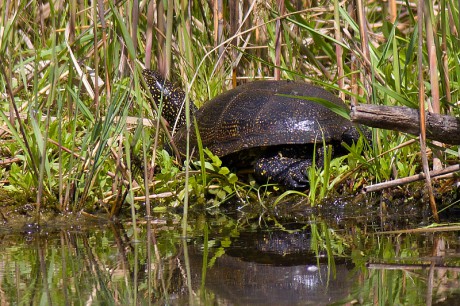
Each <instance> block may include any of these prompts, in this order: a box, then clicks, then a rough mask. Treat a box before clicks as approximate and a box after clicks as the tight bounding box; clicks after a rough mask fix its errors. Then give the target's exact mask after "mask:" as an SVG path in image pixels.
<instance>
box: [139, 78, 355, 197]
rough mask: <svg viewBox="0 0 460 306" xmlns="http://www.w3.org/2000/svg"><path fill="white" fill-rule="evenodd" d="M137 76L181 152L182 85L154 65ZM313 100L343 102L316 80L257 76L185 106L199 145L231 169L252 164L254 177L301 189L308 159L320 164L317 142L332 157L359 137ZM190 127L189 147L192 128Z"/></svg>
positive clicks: (193, 143)
mask: <svg viewBox="0 0 460 306" xmlns="http://www.w3.org/2000/svg"><path fill="white" fill-rule="evenodd" d="M143 76H144V78H145V81H146V84H147V85H148V87H149V90H150V92H151V94H152V97H153V98H154V100H156V102H157V103H158V102H160V100H161V99H162V103H163V108H162V116H163V117H164V118H165V120H166V121H167V122H168V123H169V124H170V126H173V125H175V126H176V130H177V132H176V133H175V134H174V136H173V141H174V143H175V144H176V146H177V148H178V150H179V151H180V152H181V154H183V153H184V152H185V149H186V133H187V129H186V127H185V111H184V109H185V108H184V107H183V104H184V101H185V93H184V91H183V90H182V89H180V88H179V87H174V85H173V84H172V83H171V82H169V81H167V80H165V79H164V78H163V77H162V76H161V75H160V74H159V73H158V72H157V71H155V70H150V69H145V70H143ZM283 95H284V96H283ZM286 95H290V96H302V97H306V98H307V99H305V98H304V99H302V98H293V97H287V96H286ZM318 100H322V101H327V102H328V103H332V104H333V105H334V106H335V107H339V108H343V109H346V108H347V106H346V104H345V103H344V102H343V101H342V100H341V99H340V98H338V97H337V96H335V95H334V94H332V93H330V92H328V91H326V90H325V89H323V88H321V87H318V86H314V85H311V84H307V83H304V82H296V81H289V80H281V81H276V80H261V81H253V82H247V83H245V84H243V85H240V86H237V87H236V88H234V89H232V90H229V91H227V92H225V93H223V94H220V95H218V96H216V97H215V98H213V99H212V100H210V101H208V102H206V103H205V104H204V105H203V106H202V107H201V108H200V109H198V108H197V107H196V106H195V105H194V104H193V103H190V112H191V114H192V115H193V116H194V117H195V119H196V121H195V122H197V124H198V131H199V135H200V138H201V141H202V145H203V147H206V148H208V149H209V150H210V151H211V152H212V153H213V154H214V155H217V156H219V157H220V158H221V159H222V161H223V162H224V163H226V164H228V165H230V166H231V167H235V168H236V169H240V168H243V167H252V169H253V171H254V176H255V178H256V180H257V181H258V182H260V183H267V182H273V183H279V184H281V185H283V186H285V187H287V188H289V189H303V188H308V186H309V179H308V174H307V169H308V167H310V166H312V165H313V160H315V161H316V164H317V165H318V166H322V158H321V155H322V152H323V151H324V150H322V149H321V147H322V145H323V143H326V144H330V145H332V147H333V148H334V149H333V157H337V156H340V155H345V154H346V153H347V151H346V150H344V148H343V146H342V145H341V143H342V142H345V143H347V144H349V145H351V144H352V143H353V142H356V141H357V140H358V139H359V137H360V132H359V129H358V128H357V127H356V126H355V125H354V124H352V122H351V121H350V120H349V119H346V118H344V117H342V116H340V115H338V114H337V113H336V112H334V111H332V110H331V108H328V107H325V106H324V105H323V103H318ZM192 121H193V120H192ZM190 131H191V132H190V134H191V135H190V145H191V147H192V148H193V147H194V146H196V135H195V132H194V131H195V128H191V129H190ZM315 154H316V156H315V158H314V155H315Z"/></svg>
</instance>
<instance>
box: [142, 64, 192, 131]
mask: <svg viewBox="0 0 460 306" xmlns="http://www.w3.org/2000/svg"><path fill="white" fill-rule="evenodd" d="M142 74H143V76H144V78H145V81H146V83H147V85H148V87H149V90H150V93H151V94H152V97H153V99H154V100H155V102H156V103H157V105H158V106H159V105H160V103H162V105H163V107H162V113H161V115H162V116H163V118H165V119H166V121H167V122H168V123H169V125H170V126H173V125H174V124H175V122H176V120H177V127H181V126H183V125H185V107H183V106H184V101H185V93H184V91H183V90H181V89H180V88H177V87H174V85H173V84H172V83H171V82H169V81H167V80H165V79H164V78H163V77H162V76H161V75H160V73H159V72H158V71H154V70H150V69H144V70H143V71H142ZM195 110H196V107H195V106H194V105H193V103H191V112H192V113H193V112H195Z"/></svg>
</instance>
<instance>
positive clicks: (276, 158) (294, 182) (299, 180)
mask: <svg viewBox="0 0 460 306" xmlns="http://www.w3.org/2000/svg"><path fill="white" fill-rule="evenodd" d="M312 163H313V162H312V160H311V159H301V158H293V157H285V156H282V155H281V154H276V155H273V156H269V157H261V158H259V159H258V160H256V162H255V165H254V172H255V175H256V178H257V180H259V181H260V182H267V181H271V182H277V183H279V184H282V185H284V186H286V187H288V188H291V189H301V188H306V187H308V185H309V180H308V175H307V168H308V167H310V166H311V165H312Z"/></svg>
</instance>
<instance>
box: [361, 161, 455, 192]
mask: <svg viewBox="0 0 460 306" xmlns="http://www.w3.org/2000/svg"><path fill="white" fill-rule="evenodd" d="M457 171H460V164H458V165H453V166H449V167H446V168H444V169H441V170H433V171H430V172H429V174H430V177H438V176H441V175H444V174H448V173H453V172H457ZM423 179H425V173H419V174H416V175H412V176H408V177H404V178H400V179H396V180H392V181H388V182H383V183H379V184H374V185H370V186H366V187H364V188H363V191H364V192H373V191H379V190H382V189H385V188H391V187H395V186H401V185H404V184H408V183H412V182H416V181H420V180H423Z"/></svg>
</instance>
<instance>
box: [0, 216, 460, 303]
mask: <svg viewBox="0 0 460 306" xmlns="http://www.w3.org/2000/svg"><path fill="white" fill-rule="evenodd" d="M347 214H348V215H349V213H347V212H346V214H345V215H344V214H343V212H341V213H340V214H327V215H324V214H323V216H322V217H319V216H318V215H320V214H319V213H318V212H316V213H315V214H311V215H302V216H300V215H296V214H294V215H290V216H289V217H285V216H283V217H280V216H279V214H275V213H274V214H268V213H266V214H264V215H263V216H262V217H260V215H255V214H243V213H241V214H233V215H232V214H223V213H220V212H213V213H212V214H210V213H206V214H205V213H203V214H201V215H196V216H193V217H192V218H191V222H190V226H189V229H188V232H189V237H187V239H183V238H181V232H182V229H181V228H180V225H179V222H178V220H179V216H178V215H174V214H167V215H161V216H156V218H155V219H154V220H153V223H152V225H151V226H147V225H146V223H145V222H141V223H139V224H138V225H137V226H136V227H134V226H133V225H132V224H129V223H124V224H116V223H107V222H95V221H92V222H90V223H87V222H85V221H84V220H83V219H80V220H78V222H67V223H66V224H67V225H63V223H65V222H62V220H61V221H60V222H58V221H50V222H48V224H45V225H42V226H40V227H38V226H30V225H29V226H24V225H22V226H18V227H12V226H11V224H8V225H6V224H5V225H2V226H0V305H23V304H30V305H148V304H151V305H330V304H336V305H343V304H348V305H351V304H384V305H395V304H399V305H427V304H428V305H429V304H440V305H455V303H457V302H458V298H459V297H460V285H459V281H460V277H459V272H460V240H459V235H458V234H459V232H458V229H456V228H449V229H447V230H446V231H443V232H434V231H430V230H428V229H427V230H423V231H419V232H407V233H401V232H396V233H388V232H387V233H382V231H383V230H386V231H388V230H391V229H395V228H396V229H400V228H401V227H403V226H406V227H412V228H414V227H418V226H419V225H420V224H421V222H425V221H424V219H423V218H421V219H413V218H411V217H410V216H403V217H401V218H398V219H392V220H390V221H388V218H385V222H382V218H381V217H375V216H373V215H371V214H369V213H367V214H363V213H362V212H360V213H356V211H355V214H353V215H352V216H349V217H347V216H346V215H347ZM387 217H388V216H387ZM396 220H398V221H396ZM401 220H402V221H401ZM408 220H410V222H409V221H408ZM409 225H411V226H409ZM135 234H136V235H135Z"/></svg>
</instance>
